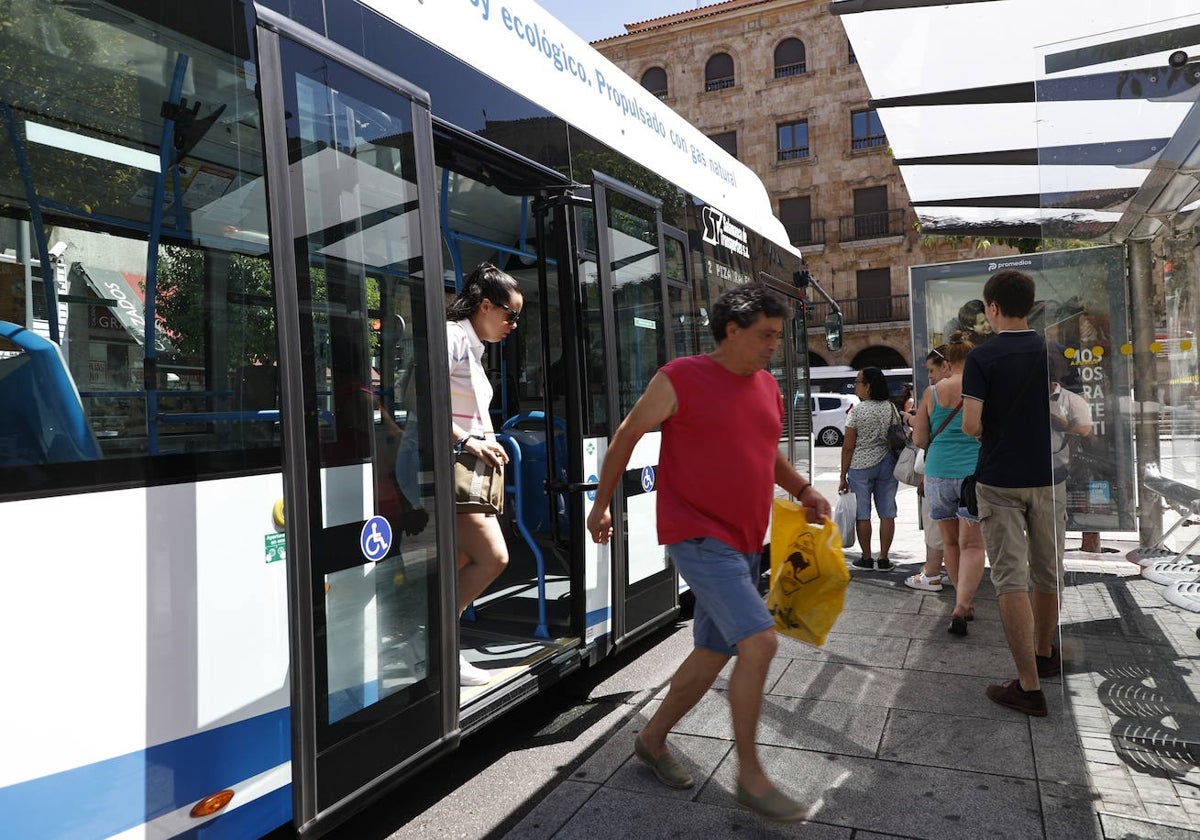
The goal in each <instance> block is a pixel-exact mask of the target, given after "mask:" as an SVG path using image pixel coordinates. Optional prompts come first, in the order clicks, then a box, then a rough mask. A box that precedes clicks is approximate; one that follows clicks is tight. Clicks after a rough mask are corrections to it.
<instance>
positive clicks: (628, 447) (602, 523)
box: [587, 371, 678, 543]
mask: <svg viewBox="0 0 1200 840" xmlns="http://www.w3.org/2000/svg"><path fill="white" fill-rule="evenodd" d="M677 408H678V403H677V402H676V399H675V388H674V386H672V385H671V380H670V379H668V378H667V376H666V375H665V374H664V373H663V372H662V371H659V372H658V373H656V374H654V377H653V378H652V379H651V380H650V384H649V385H647V386H646V390H645V391H644V392H643V393H642V396H641V397H639V398H638V401H637V402H636V403H635V404H634V406H633V408H632V409H630V411H629V414H627V415H626V416H625V419H624V420H622V421H621V425H620V426H618V427H617V431H616V433H615V434H614V435H613V436H612V440H611V441H609V443H608V449H607V451H605V453H604V462H603V463H602V464H601V465H600V481H599V484H598V486H597V487H596V500H595V501H594V502H593V503H592V510H591V513H589V514H588V519H587V529H588V533H589V534H591V535H592V539H593V540H595V541H596V542H598V543H604V542H608V540H609V538H610V537H611V536H612V515H611V514H610V513H609V510H608V506H609V504H610V503H611V502H612V497H613V493H615V492H616V490H617V484H618V483H619V482H620V480H621V475H622V474H623V473H624V472H625V467H626V466H628V464H629V456H630V455H632V454H633V448H634V447H635V446H637V442H638V441H639V440H641V439H642V436H643V435H644V434H646V432H649V431H651V430H652V429H655V428H657V427H659V426H661V425H662V424H663V422H664V421H666V419H667V418H668V417H670V416H671V415H672V414H674V413H675V411H676V409H677Z"/></svg>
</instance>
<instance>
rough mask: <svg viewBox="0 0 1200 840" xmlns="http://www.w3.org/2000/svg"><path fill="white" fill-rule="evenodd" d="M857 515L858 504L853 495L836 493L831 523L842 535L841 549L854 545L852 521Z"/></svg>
mask: <svg viewBox="0 0 1200 840" xmlns="http://www.w3.org/2000/svg"><path fill="white" fill-rule="evenodd" d="M857 514H858V502H857V500H855V498H854V494H853V493H838V497H837V502H836V503H835V504H834V506H833V523H834V524H835V525H837V527H838V531H840V532H841V534H842V548H850V547H851V546H853V545H854V539H855V536H856V535H855V531H854V520H855V518H856V516H857Z"/></svg>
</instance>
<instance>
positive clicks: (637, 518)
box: [625, 432, 667, 631]
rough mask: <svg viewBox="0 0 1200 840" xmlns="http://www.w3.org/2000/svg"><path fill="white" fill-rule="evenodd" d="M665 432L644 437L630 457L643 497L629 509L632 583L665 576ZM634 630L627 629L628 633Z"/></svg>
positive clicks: (633, 496) (630, 500) (629, 501)
mask: <svg viewBox="0 0 1200 840" xmlns="http://www.w3.org/2000/svg"><path fill="white" fill-rule="evenodd" d="M661 443H662V432H651V433H649V434H647V435H645V436H643V437H642V439H641V440H639V441H638V442H637V446H635V447H634V448H633V452H632V453H631V454H630V456H629V465H628V467H627V468H626V471H627V472H636V473H640V475H639V476H638V480H639V485H640V487H641V490H642V492H641V493H629V494H628V495H627V496H626V501H625V507H626V510H627V512H628V515H629V523H628V529H629V533H628V539H629V543H628V545H629V563H628V567H629V577H630V580H629V582H630V583H636V582H637V581H639V580H642V579H643V578H646V577H649V576H650V575H653V574H656V573H658V572H661V571H662V569H663V566H664V564H665V560H664V556H665V554H666V550H667V549H666V548H665V547H664V546H662V545H661V544H659V542H658V490H657V487H658V450H659V445H660V444H661ZM630 629H632V628H626V631H628V630H630Z"/></svg>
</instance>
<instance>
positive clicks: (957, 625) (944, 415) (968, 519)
mask: <svg viewBox="0 0 1200 840" xmlns="http://www.w3.org/2000/svg"><path fill="white" fill-rule="evenodd" d="M944 346H945V351H944V355H945V357H946V364H947V365H948V366H949V368H950V375H949V376H947V377H946V378H944V379H942V380H941V381H939V382H938V383H937V384H936V385H931V386H929V388H928V389H927V390H926V391H925V396H924V397H923V398H922V399H921V405H920V407H919V408H918V409H917V415H916V417H914V418H913V421H912V427H913V442H914V443H916V445H917V446H920V447H923V448H927V450H928V451H927V452H926V455H925V500H926V502H927V503H928V504H929V515H930V518H931V519H933V520H934V521H935V522H937V524H938V528H939V529H940V530H941V532H942V551H943V556H944V558H945V561H946V571H947V572H948V573H949V574H950V581H951V582H952V583H953V584H954V593H955V601H956V603H955V605H954V612H953V613H952V614H951V616H950V626H949V627H948V628H946V629H947V632H949V633H951V634H953V635H955V636H965V635H967V622H968V621H971V620H972V619H973V618H974V617H975V607H974V601H975V593H976V592H978V591H979V584H980V582H981V581H982V580H983V563H984V551H983V532H982V530H981V529H980V527H979V519H978V517H974V516H972V515H971V514H970V513H968V512H967V510H966V508H962V507H959V504H958V491H959V488H960V487H961V486H962V481H963V479H964V478H966V477H967V476H969V475H971V474H972V473H973V472H975V464H976V462H978V460H979V441H977V440H976V439H975V438H973V437H969V436H968V435H965V434H963V430H962V410H961V408H962V370H963V365H964V364H965V363H966V360H967V354H968V353H970V352H971V350H972V348H973V347H974V345H973V344H972V343H971V342H970V341H969V340H968V339H967V333H965V332H956V333H954V334H953V335H952V336H950V341H949V342H948V343H947V344H946V345H944ZM931 438H932V440H931Z"/></svg>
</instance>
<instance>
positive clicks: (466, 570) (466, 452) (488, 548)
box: [446, 263, 525, 685]
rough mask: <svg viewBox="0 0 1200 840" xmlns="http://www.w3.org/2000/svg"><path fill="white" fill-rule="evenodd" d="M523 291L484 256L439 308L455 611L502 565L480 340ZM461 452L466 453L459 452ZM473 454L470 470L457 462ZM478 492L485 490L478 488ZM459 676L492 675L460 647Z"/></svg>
mask: <svg viewBox="0 0 1200 840" xmlns="http://www.w3.org/2000/svg"><path fill="white" fill-rule="evenodd" d="M524 302H525V297H524V296H523V295H522V294H521V289H520V287H519V286H518V285H517V281H516V280H514V279H513V278H512V277H510V276H509V275H507V274H505V273H504V272H503V271H501V270H500V269H498V268H496V266H494V265H492V264H490V263H481V264H480V265H479V267H478V268H476V269H475V270H474V271H472V272H471V274H470V275H469V276H468V277H467V279H466V280H465V281H464V282H463V287H462V291H461V292H459V294H458V297H456V298H455V299H454V301H453V302H452V303H451V304H450V306H449V307H447V309H446V320H447V324H446V342H447V347H448V352H449V358H450V412H451V418H450V419H451V435H452V437H451V439H452V440H453V441H454V454H455V459H456V461H455V513H456V514H457V516H456V517H455V518H456V520H457V525H456V527H457V531H458V549H459V558H458V612H459V614H461V613H462V611H463V610H465V609H466V608H467V607H468V606H469V605H470V603H471V602H472V601H474V600H475V599H476V598H478V597H479V596H480V595H481V594H482V593H483V590H485V589H487V587H488V585H489V584H490V583H491V582H492V581H493V580H495V579H496V578H497V577H499V575H500V573H501V572H502V571H504V567H505V566H506V565H508V546H507V545H506V544H505V542H504V534H503V533H502V532H501V530H500V522H499V520H498V519H497V518H496V517H497V514H498V513H500V512H501V510H502V508H503V503H504V491H503V487H504V465H505V464H506V463H508V453H506V452H505V451H504V447H503V446H501V445H500V443H499V442H498V441H497V440H496V435H495V432H494V431H493V429H492V421H491V415H490V414H489V412H488V406H490V405H491V403H492V384H491V382H489V381H488V376H487V371H486V370H484V368H483V343H484V342H485V341H488V342H497V341H501V340H503V339H505V338H507V337H508V335H509V334H510V333H511V332H512V331H513V330H515V329H516V328H517V320H518V319H519V318H520V317H521V309H522V307H523V306H524ZM463 456H466V457H465V458H464V457H463ZM464 461H466V462H478V464H477V466H475V468H474V471H472V470H471V469H468V468H466V467H465V466H464V463H463V462H464ZM473 472H474V474H478V475H479V477H480V482H479V485H480V486H482V483H483V481H484V480H486V481H487V482H488V486H489V487H498V488H499V492H498V493H493V494H491V496H492V501H490V502H489V501H488V500H487V499H486V498H483V499H476V498H473V497H470V496H469V494H467V496H468V497H467V498H465V499H464V498H462V497H463V496H464V494H463V493H460V492H459V487H458V485H459V483H460V475H463V474H465V476H466V480H467V481H470V478H471V476H472V474H473ZM484 495H485V496H487V495H488V493H487V492H486V491H485V492H484ZM458 673H459V682H460V683H461V684H462V685H486V684H487V683H488V682H489V680H490V679H491V676H490V675H489V674H488V672H487V671H485V670H484V669H482V668H478V667H476V666H474V665H472V664H471V663H469V662H467V660H466V659H465V658H464V657H463V656H462V654H461V653H460V654H459V657H458Z"/></svg>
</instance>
